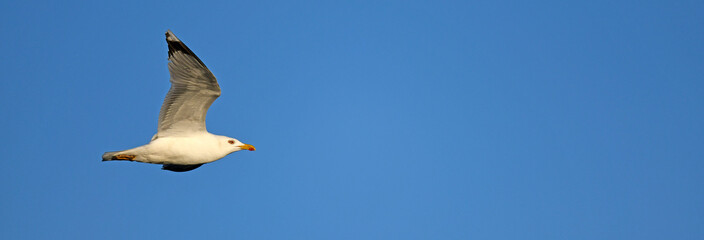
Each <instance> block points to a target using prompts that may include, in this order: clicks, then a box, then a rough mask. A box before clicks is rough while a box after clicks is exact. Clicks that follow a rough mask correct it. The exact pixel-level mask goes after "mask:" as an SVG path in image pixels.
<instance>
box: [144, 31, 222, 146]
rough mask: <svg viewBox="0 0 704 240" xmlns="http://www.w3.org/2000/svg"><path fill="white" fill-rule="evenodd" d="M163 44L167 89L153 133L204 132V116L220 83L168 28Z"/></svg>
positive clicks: (217, 93) (213, 99)
mask: <svg viewBox="0 0 704 240" xmlns="http://www.w3.org/2000/svg"><path fill="white" fill-rule="evenodd" d="M166 43H168V45H169V73H171V79H170V81H171V89H169V93H167V94H166V98H165V99H164V104H163V105H162V106H161V111H160V112H159V127H158V132H157V136H174V135H185V134H189V133H193V132H202V131H206V129H205V115H206V113H207V112H208V108H209V107H210V105H211V104H212V103H213V101H215V99H216V98H218V96H220V86H219V85H218V82H217V80H216V79H215V76H213V73H211V72H210V70H208V68H207V67H206V66H205V64H203V62H202V61H201V60H200V59H198V57H197V56H196V54H194V53H193V51H191V49H189V48H188V47H186V44H184V43H183V42H181V40H179V39H178V38H177V37H176V35H174V33H172V32H171V30H168V31H167V32H166Z"/></svg>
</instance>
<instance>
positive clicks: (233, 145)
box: [220, 136, 256, 152]
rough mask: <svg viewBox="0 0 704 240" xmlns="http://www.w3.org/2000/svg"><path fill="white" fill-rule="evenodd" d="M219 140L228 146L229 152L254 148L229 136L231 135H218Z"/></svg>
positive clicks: (252, 149)
mask: <svg viewBox="0 0 704 240" xmlns="http://www.w3.org/2000/svg"><path fill="white" fill-rule="evenodd" d="M220 141H222V143H221V144H223V145H225V146H228V147H229V149H230V150H231V152H237V151H239V150H249V151H254V150H256V148H254V146H252V145H249V144H246V143H242V142H240V140H237V139H234V138H231V137H225V136H220Z"/></svg>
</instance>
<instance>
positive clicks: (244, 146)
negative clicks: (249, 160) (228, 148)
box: [240, 144, 257, 151]
mask: <svg viewBox="0 0 704 240" xmlns="http://www.w3.org/2000/svg"><path fill="white" fill-rule="evenodd" d="M240 148H241V149H242V150H249V151H254V150H257V149H256V148H254V146H252V145H249V144H244V145H242V146H240Z"/></svg>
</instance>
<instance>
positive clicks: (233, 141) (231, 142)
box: [227, 140, 235, 144]
mask: <svg viewBox="0 0 704 240" xmlns="http://www.w3.org/2000/svg"><path fill="white" fill-rule="evenodd" d="M227 143H229V144H235V140H227Z"/></svg>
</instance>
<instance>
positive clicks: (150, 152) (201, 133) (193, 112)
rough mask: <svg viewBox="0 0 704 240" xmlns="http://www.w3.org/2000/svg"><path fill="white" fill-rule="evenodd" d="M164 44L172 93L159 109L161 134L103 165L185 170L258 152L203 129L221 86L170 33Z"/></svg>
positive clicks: (108, 158)
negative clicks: (149, 165)
mask: <svg viewBox="0 0 704 240" xmlns="http://www.w3.org/2000/svg"><path fill="white" fill-rule="evenodd" d="M166 43H167V44H168V45H169V64H168V65H169V73H170V74H171V79H170V81H171V89H169V92H168V93H167V94H166V98H165V99H164V103H163V104H162V105H161V111H160V112H159V125H158V128H157V133H156V134H155V135H154V137H152V140H151V141H150V142H149V144H147V145H143V146H139V147H136V148H132V149H128V150H124V151H116V152H106V153H105V154H103V161H112V160H125V161H137V162H143V163H153V164H163V167H162V169H164V170H169V171H174V172H185V171H190V170H193V169H196V168H198V167H200V166H201V165H203V164H206V163H209V162H213V161H216V160H218V159H221V158H223V157H225V156H227V155H228V154H230V153H233V152H237V151H240V150H249V151H254V150H255V148H254V146H252V145H249V144H244V143H242V142H240V141H239V140H237V139H234V138H231V137H226V136H219V135H214V134H211V133H209V132H208V131H207V130H206V129H205V115H206V113H207V112H208V108H209V107H210V105H211V104H212V103H213V102H214V101H215V99H216V98H218V96H220V85H218V82H217V80H216V79H215V76H213V73H211V72H210V70H208V68H207V67H206V66H205V64H203V62H202V61H201V60H200V59H199V58H198V57H197V56H196V54H194V53H193V51H191V49H189V48H188V47H186V44H184V43H183V42H181V40H179V39H178V38H177V37H176V35H174V33H173V32H171V30H168V31H166Z"/></svg>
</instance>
